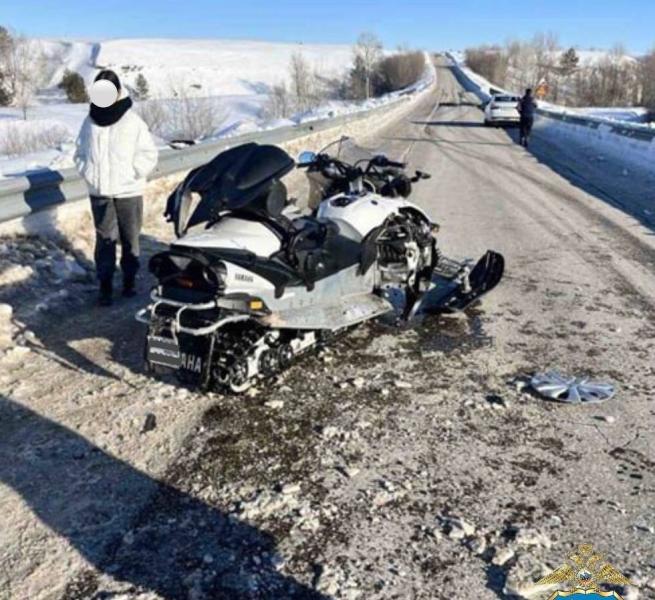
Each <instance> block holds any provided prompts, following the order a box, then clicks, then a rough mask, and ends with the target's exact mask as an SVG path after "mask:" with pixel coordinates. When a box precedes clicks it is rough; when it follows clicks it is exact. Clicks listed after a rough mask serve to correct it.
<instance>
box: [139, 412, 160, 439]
mask: <svg viewBox="0 0 655 600" xmlns="http://www.w3.org/2000/svg"><path fill="white" fill-rule="evenodd" d="M155 429H157V417H156V416H155V415H154V414H153V413H148V414H147V415H146V419H145V421H144V422H143V428H142V429H141V433H142V434H143V433H149V432H151V431H154V430H155Z"/></svg>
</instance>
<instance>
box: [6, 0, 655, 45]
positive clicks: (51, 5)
mask: <svg viewBox="0 0 655 600" xmlns="http://www.w3.org/2000/svg"><path fill="white" fill-rule="evenodd" d="M653 23H655V2H654V1H653V0H627V1H626V0H624V1H618V0H597V1H595V2H592V1H589V0H585V1H582V0H549V1H548V2H538V1H530V0H491V1H482V0H432V1H428V0H410V1H402V0H377V1H375V2H373V1H372V0H350V1H346V0H325V1H321V2H319V1H317V0H266V1H261V0H232V1H230V2H226V1H224V0H218V1H211V0H61V1H59V2H55V1H52V0H16V1H12V0H0V24H4V25H9V26H10V27H12V28H14V29H16V30H18V31H21V32H23V33H26V34H28V35H33V36H40V37H73V38H84V39H92V40H96V39H107V38H115V37H197V38H212V37H214V38H221V37H229V38H247V39H264V40H279V41H292V42H299V41H302V42H330V43H331V42H334V43H350V42H352V41H353V39H354V38H356V36H357V34H358V33H359V32H360V31H362V30H370V31H373V32H375V33H377V34H378V35H379V36H380V37H381V38H382V39H383V41H384V42H385V44H386V45H387V46H391V47H393V46H395V45H398V44H403V43H406V44H408V45H410V46H413V47H420V48H426V49H435V50H439V49H449V48H452V49H460V48H464V47H466V46H468V45H472V44H478V43H483V42H503V41H505V40H506V39H507V38H509V37H523V38H525V37H531V36H532V35H533V34H534V33H535V32H537V31H552V32H554V33H557V34H558V35H559V38H560V41H561V42H562V44H563V45H577V46H580V47H582V48H589V47H598V48H609V47H611V46H613V45H614V44H615V43H617V42H622V43H623V44H624V45H625V46H626V47H627V48H628V49H629V50H631V51H633V52H644V51H647V50H650V49H651V48H652V47H653V46H655V29H654V28H653Z"/></svg>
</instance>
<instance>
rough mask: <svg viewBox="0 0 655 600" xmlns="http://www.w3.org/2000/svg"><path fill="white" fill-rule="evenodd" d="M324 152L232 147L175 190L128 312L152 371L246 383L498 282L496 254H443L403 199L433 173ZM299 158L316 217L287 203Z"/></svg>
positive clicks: (218, 383)
mask: <svg viewBox="0 0 655 600" xmlns="http://www.w3.org/2000/svg"><path fill="white" fill-rule="evenodd" d="M338 142H339V146H340V147H341V145H342V144H341V142H342V140H339V141H338ZM329 148H330V146H328V147H327V148H326V149H324V150H323V151H321V152H319V153H312V152H303V153H302V154H301V155H300V157H299V160H298V164H296V162H295V161H294V160H293V159H292V158H291V157H290V156H289V155H288V154H287V153H286V152H285V151H284V150H282V149H281V148H279V147H276V146H272V145H258V144H256V143H248V144H244V145H241V146H237V147H234V148H231V149H229V150H226V151H225V152H222V153H221V154H219V155H218V156H216V157H215V158H214V159H213V160H212V161H210V162H209V163H207V164H206V165H204V166H202V167H199V168H197V169H194V170H193V171H191V172H190V173H189V174H188V176H187V177H186V178H185V179H184V181H183V182H182V183H181V184H180V185H179V186H178V187H177V189H176V190H175V191H174V192H173V193H172V194H171V196H170V197H169V199H168V202H167V207H166V213H165V215H166V217H167V218H168V220H169V221H172V222H173V223H174V227H175V233H176V235H177V240H176V241H175V242H173V243H172V244H171V245H170V247H169V249H168V250H166V251H164V252H160V253H159V254H156V255H155V256H153V257H152V258H151V260H150V263H149V269H150V271H151V273H153V274H154V276H155V277H156V279H157V284H156V285H155V287H154V288H153V290H152V293H151V302H150V304H149V305H148V306H147V307H145V308H144V309H142V310H141V311H139V312H138V313H137V315H136V316H137V320H139V321H141V322H144V323H146V324H147V325H148V331H147V335H146V341H145V350H144V353H145V362H146V366H147V368H149V369H151V370H153V371H159V370H162V369H163V370H173V371H175V372H176V373H177V374H178V376H179V377H180V378H181V379H182V380H183V381H185V382H187V383H189V384H193V385H196V386H199V387H200V388H201V389H204V390H217V391H230V392H233V393H242V392H244V391H246V390H247V389H248V388H249V387H250V386H251V385H252V384H253V383H254V382H256V381H257V380H260V379H262V378H268V377H272V376H274V375H275V374H277V373H279V372H281V371H282V370H284V369H285V368H287V367H288V366H289V365H290V364H291V362H292V361H293V360H294V358H295V357H297V356H298V355H300V354H301V353H303V352H306V351H307V350H309V349H311V348H314V347H316V346H317V345H320V344H325V343H327V342H328V341H329V340H330V339H332V338H333V337H334V336H335V334H338V333H340V332H343V331H346V330H348V329H349V328H351V327H353V326H355V325H358V324H360V323H363V322H365V321H370V320H372V319H376V318H378V317H383V316H385V317H386V318H391V319H393V320H394V321H396V322H407V321H411V320H412V319H414V318H416V317H417V315H419V314H421V313H424V312H427V311H434V310H441V311H458V310H463V309H465V308H467V307H468V306H470V305H471V304H472V303H474V302H477V301H478V300H479V299H480V298H481V297H482V295H484V294H486V293H487V292H488V291H490V290H491V289H493V288H494V287H495V286H496V285H497V284H498V283H499V281H500V279H501V278H502V275H503V269H504V260H503V257H502V256H501V255H500V254H498V253H496V252H493V251H488V252H487V253H486V254H485V255H484V256H483V257H482V258H481V259H480V260H479V261H478V262H477V264H475V265H473V264H472V263H471V262H470V261H467V262H458V261H454V260H451V259H449V258H447V257H445V256H444V255H442V253H441V252H440V250H439V248H438V246H437V238H436V234H437V232H438V230H439V227H438V225H437V224H435V223H433V222H432V221H431V220H430V218H429V217H428V216H427V215H426V213H425V212H424V211H423V210H422V209H420V208H419V207H418V206H416V205H414V204H412V203H411V202H409V201H408V200H407V199H406V196H407V195H409V193H410V192H411V185H412V184H414V183H418V182H419V181H421V180H423V179H426V178H427V177H429V175H427V174H425V173H422V172H420V171H417V172H416V173H415V175H413V176H411V177H410V176H409V175H407V173H406V165H405V164H403V163H400V162H394V161H391V160H389V159H388V158H386V156H384V155H374V156H371V157H367V158H365V159H360V160H358V161H355V162H353V161H350V162H347V161H346V160H342V159H341V158H339V155H340V153H339V155H337V156H334V155H333V153H328V152H327V150H328V149H329ZM296 167H297V168H300V169H306V171H307V177H308V179H309V182H310V194H309V195H310V202H309V204H310V206H311V204H312V202H311V198H312V197H314V198H316V199H317V202H316V207H315V210H314V211H313V212H312V213H311V214H300V213H298V212H296V213H295V214H294V213H293V212H292V211H290V210H289V204H290V202H289V201H288V198H287V189H286V186H285V185H284V183H283V182H282V181H281V180H282V178H283V177H284V176H285V175H287V174H288V173H289V172H291V171H292V170H293V169H294V168H296Z"/></svg>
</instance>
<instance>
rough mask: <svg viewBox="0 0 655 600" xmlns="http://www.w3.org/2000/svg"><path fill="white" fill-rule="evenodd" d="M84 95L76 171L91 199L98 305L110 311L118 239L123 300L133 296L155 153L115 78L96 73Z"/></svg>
mask: <svg viewBox="0 0 655 600" xmlns="http://www.w3.org/2000/svg"><path fill="white" fill-rule="evenodd" d="M89 95H90V98H91V105H90V110H89V114H88V116H87V117H86V119H85V120H84V123H83V124H82V128H81V129H80V133H79V136H78V138H77V142H76V150H75V166H76V167H77V170H78V171H79V173H80V175H81V176H82V177H83V178H84V180H85V181H86V183H87V186H88V188H89V195H90V198H91V210H92V213H93V221H94V224H95V229H96V246H95V263H96V273H97V277H98V281H99V282H100V295H99V303H100V304H101V305H102V306H109V305H111V304H112V298H113V279H114V272H115V270H116V246H117V243H118V241H119V240H120V244H121V260H120V264H121V270H122V272H123V296H125V297H128V298H129V297H132V296H134V295H135V294H136V288H135V283H136V275H137V272H138V270H139V234H140V232H141V226H142V221H143V191H144V188H145V184H146V178H147V176H148V175H149V174H150V173H151V172H152V170H153V169H154V168H155V166H156V165H157V154H158V153H157V147H156V146H155V143H154V141H153V139H152V135H151V134H150V131H149V130H148V126H147V125H146V124H145V123H144V121H143V120H142V119H141V117H139V115H137V114H136V113H135V112H134V111H133V110H131V108H132V100H131V98H130V97H129V96H128V95H127V93H126V92H125V90H124V89H123V88H122V86H121V83H120V80H119V79H118V76H117V75H116V73H114V72H113V71H111V70H103V71H101V72H100V73H98V75H97V77H96V78H95V81H94V83H93V85H92V86H91V89H90V94H89Z"/></svg>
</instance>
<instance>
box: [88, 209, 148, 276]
mask: <svg viewBox="0 0 655 600" xmlns="http://www.w3.org/2000/svg"><path fill="white" fill-rule="evenodd" d="M91 210H92V211H93V222H94V224H95V228H96V249H95V261H96V273H97V275H98V279H99V280H100V281H101V282H102V281H104V282H109V281H111V280H112V278H113V276H114V271H115V270H116V244H117V243H118V240H119V239H120V242H121V269H122V271H123V281H125V282H127V283H133V282H134V278H135V277H136V274H137V271H138V270H139V233H140V232H141V225H142V223H143V198H142V197H141V196H134V197H132V198H108V197H107V196H91Z"/></svg>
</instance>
